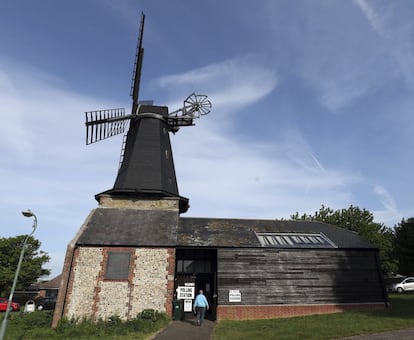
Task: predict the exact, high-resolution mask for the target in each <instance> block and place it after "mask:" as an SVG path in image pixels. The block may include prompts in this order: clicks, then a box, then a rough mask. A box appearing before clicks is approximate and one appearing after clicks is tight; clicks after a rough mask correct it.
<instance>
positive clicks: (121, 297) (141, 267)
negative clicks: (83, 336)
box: [53, 15, 387, 326]
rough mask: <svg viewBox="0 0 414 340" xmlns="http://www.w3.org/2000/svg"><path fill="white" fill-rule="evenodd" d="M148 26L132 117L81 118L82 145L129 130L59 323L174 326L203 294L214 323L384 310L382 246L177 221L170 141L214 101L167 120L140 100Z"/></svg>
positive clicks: (303, 224) (70, 255)
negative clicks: (169, 319) (150, 318)
mask: <svg viewBox="0 0 414 340" xmlns="http://www.w3.org/2000/svg"><path fill="white" fill-rule="evenodd" d="M144 20H145V16H144V15H142V17H141V24H140V31H139V39H138V48H137V54H136V59H135V67H134V69H135V72H134V76H133V83H132V87H131V95H132V98H133V103H132V110H131V113H130V114H128V115H127V114H125V110H124V109H111V110H101V111H93V112H87V113H86V130H87V134H86V143H87V144H90V143H94V142H97V141H100V140H102V139H105V138H108V137H111V136H113V135H116V134H120V133H123V132H124V131H125V130H126V127H127V126H128V125H129V129H128V132H127V134H126V138H125V139H124V140H125V143H124V144H123V147H122V157H121V163H120V168H119V171H118V175H117V178H116V180H115V183H114V186H113V188H112V189H110V190H107V191H104V192H102V193H99V194H97V195H96V196H95V198H96V199H97V200H98V202H99V206H98V207H97V208H96V209H93V210H92V211H91V213H90V214H89V216H88V217H87V218H86V220H85V222H84V224H83V225H82V226H81V228H80V230H79V231H78V233H77V235H76V236H75V237H74V239H73V240H72V241H71V242H70V243H69V245H68V248H67V252H66V257H65V263H64V268H63V273H62V284H61V287H60V290H59V296H58V302H57V305H56V309H55V314H54V320H53V325H54V326H56V325H57V322H58V321H59V320H60V318H61V317H63V316H66V317H68V318H71V317H75V318H83V317H86V318H91V319H95V320H98V319H107V318H109V317H111V316H113V315H117V316H119V317H120V318H121V319H124V320H126V319H129V318H133V317H136V316H137V314H138V313H140V312H141V311H143V310H144V309H149V308H150V309H155V310H158V311H161V312H166V313H167V314H169V315H174V317H176V318H177V317H178V315H179V314H175V308H181V309H182V312H184V314H185V312H189V308H190V309H191V304H192V301H193V300H192V299H193V298H194V297H195V291H197V290H198V289H203V290H204V291H205V294H206V296H207V298H208V299H209V302H210V305H211V307H212V308H211V311H210V314H209V315H208V317H211V318H213V319H214V318H218V319H257V318H273V317H280V316H291V315H303V314H312V313H329V312H337V311H342V310H350V309H357V310H367V309H369V310H370V309H378V308H384V307H385V306H386V303H387V295H386V291H385V287H384V284H383V280H382V274H381V271H380V264H379V260H378V249H376V248H375V247H373V246H372V245H370V244H369V243H367V242H366V241H364V240H362V239H361V238H360V237H359V236H358V235H356V234H355V233H353V232H350V231H348V230H344V229H341V228H337V227H335V226H332V225H328V224H324V223H318V222H309V221H283V220H282V221H278V220H260V219H255V220H243V219H220V218H191V217H187V218H184V217H181V216H180V214H182V213H185V212H186V211H187V210H188V207H189V205H188V199H187V198H185V197H182V196H180V195H179V192H178V186H177V180H176V174H175V169H174V162H173V155H172V150H171V144H170V137H169V134H170V132H172V133H175V132H177V131H178V129H179V128H180V127H183V126H191V125H193V124H194V122H193V121H194V119H195V118H199V117H200V116H202V115H205V114H208V113H209V112H210V108H211V103H210V101H209V100H208V99H207V96H205V95H196V94H192V95H190V96H189V97H188V98H187V99H186V100H185V101H184V105H183V107H182V108H180V109H178V110H176V111H173V112H169V110H168V107H165V106H154V105H152V103H140V102H139V101H138V92H139V85H140V75H141V66H142V60H143V54H144V50H143V48H142V38H143V29H144ZM218 166H219V164H218ZM292 210H294V207H292ZM177 299H178V300H177ZM177 301H181V303H178V304H177ZM173 307H174V310H173ZM173 311H174V313H173ZM185 315H191V314H190V313H188V314H185ZM181 316H182V314H181ZM181 316H180V317H181Z"/></svg>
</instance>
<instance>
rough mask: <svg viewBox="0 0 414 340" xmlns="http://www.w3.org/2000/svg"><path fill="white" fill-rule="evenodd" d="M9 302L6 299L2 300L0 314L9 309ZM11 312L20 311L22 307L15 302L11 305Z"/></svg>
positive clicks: (0, 301)
mask: <svg viewBox="0 0 414 340" xmlns="http://www.w3.org/2000/svg"><path fill="white" fill-rule="evenodd" d="M8 302H9V300H8V299H6V298H0V312H5V311H6V309H7V303H8ZM10 310H11V311H19V310H20V305H19V304H18V303H17V302H13V301H12V303H11V304H10Z"/></svg>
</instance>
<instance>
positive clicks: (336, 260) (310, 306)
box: [217, 248, 387, 319]
mask: <svg viewBox="0 0 414 340" xmlns="http://www.w3.org/2000/svg"><path fill="white" fill-rule="evenodd" d="M217 266H218V268H217V287H218V309H217V314H218V315H217V317H218V318H219V319H223V318H230V319H240V318H241V319H243V318H247V319H249V318H250V319H251V318H269V317H280V316H283V315H285V316H291V315H302V314H311V313H324V312H333V311H339V310H344V309H359V308H365V309H366V308H368V309H371V308H374V309H375V308H378V307H380V308H384V307H385V305H386V302H387V301H386V300H387V297H386V293H385V291H384V286H383V284H382V276H381V272H380V268H379V263H378V259H377V252H376V251H371V250H338V249H332V250H328V249H321V250H315V249H299V250H278V249H272V248H256V249H241V248H233V249H231V248H228V249H218V252H217ZM230 290H236V291H237V290H238V291H239V292H240V293H241V301H240V302H229V291H230Z"/></svg>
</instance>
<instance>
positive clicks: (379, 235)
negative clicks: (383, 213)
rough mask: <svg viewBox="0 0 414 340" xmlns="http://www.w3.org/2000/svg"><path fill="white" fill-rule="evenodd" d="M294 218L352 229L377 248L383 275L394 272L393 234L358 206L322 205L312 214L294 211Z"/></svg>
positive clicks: (395, 262) (395, 266)
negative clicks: (342, 207)
mask: <svg viewBox="0 0 414 340" xmlns="http://www.w3.org/2000/svg"><path fill="white" fill-rule="evenodd" d="M291 218H292V219H294V220H306V221H319V222H324V223H328V224H333V225H335V226H338V227H341V228H344V229H348V230H352V231H355V232H356V233H358V235H359V236H361V237H362V238H363V239H365V240H366V241H368V242H369V243H371V244H372V245H374V246H376V247H377V248H378V249H379V257H380V260H381V267H382V268H381V269H382V271H383V273H384V275H389V274H391V273H394V272H396V270H397V268H398V266H397V261H396V260H395V258H394V256H393V245H394V244H393V241H394V234H393V232H392V230H390V229H389V228H387V227H386V226H385V225H384V224H382V223H376V222H374V215H373V214H372V213H371V212H370V211H368V210H366V209H360V208H358V207H354V206H352V205H351V206H350V207H349V208H347V209H338V210H333V209H331V208H327V207H325V206H323V205H322V207H321V208H320V209H319V211H316V212H315V214H314V215H308V214H303V215H299V213H296V214H294V215H291Z"/></svg>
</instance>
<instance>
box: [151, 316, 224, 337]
mask: <svg viewBox="0 0 414 340" xmlns="http://www.w3.org/2000/svg"><path fill="white" fill-rule="evenodd" d="M215 325H216V323H215V322H214V321H210V320H204V322H203V324H202V325H201V326H197V325H196V319H195V318H190V319H185V320H182V321H173V322H172V323H171V324H170V325H169V326H168V327H167V328H165V329H164V330H162V331H161V332H160V333H158V334H157V335H156V336H155V337H154V338H153V340H176V339H179V340H210V339H211V338H212V335H213V329H214V326H215Z"/></svg>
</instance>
